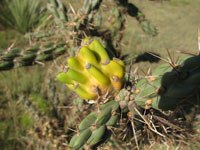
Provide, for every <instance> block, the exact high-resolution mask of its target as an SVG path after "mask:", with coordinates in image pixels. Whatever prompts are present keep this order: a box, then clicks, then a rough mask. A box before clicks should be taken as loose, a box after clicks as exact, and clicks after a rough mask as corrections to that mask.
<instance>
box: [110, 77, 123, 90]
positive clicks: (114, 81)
mask: <svg viewBox="0 0 200 150" xmlns="http://www.w3.org/2000/svg"><path fill="white" fill-rule="evenodd" d="M111 83H112V86H113V87H114V89H115V90H120V89H121V87H122V82H121V80H120V79H119V78H118V77H117V76H112V78H111Z"/></svg>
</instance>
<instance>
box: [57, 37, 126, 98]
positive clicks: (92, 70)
mask: <svg viewBox="0 0 200 150" xmlns="http://www.w3.org/2000/svg"><path fill="white" fill-rule="evenodd" d="M83 45H84V46H83V47H81V48H80V50H79V52H78V54H77V55H76V56H75V57H69V58H68V59H67V66H65V67H64V68H63V71H62V72H61V73H59V74H58V75H57V79H58V80H60V81H61V82H64V83H65V84H66V85H67V86H68V87H69V88H70V89H72V90H73V91H75V92H76V93H77V94H78V95H79V96H80V97H82V98H84V99H97V98H98V96H101V95H103V94H105V93H106V92H108V91H118V90H120V88H121V86H122V80H123V76H124V72H125V66H124V64H123V62H122V61H121V60H118V59H113V60H110V58H109V56H108V53H107V52H106V50H105V49H104V48H103V46H102V45H101V43H100V42H99V41H98V40H89V39H86V40H85V41H84V42H83Z"/></svg>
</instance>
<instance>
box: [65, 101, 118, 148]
mask: <svg viewBox="0 0 200 150" xmlns="http://www.w3.org/2000/svg"><path fill="white" fill-rule="evenodd" d="M119 114H120V113H119V103H118V102H117V101H115V100H112V101H109V102H107V103H105V104H103V105H102V106H101V107H100V108H99V110H97V111H94V112H91V113H90V114H89V115H88V116H87V117H86V118H85V119H83V120H82V121H81V123H80V124H79V126H78V131H77V133H76V134H75V135H74V136H73V137H72V138H71V140H70V142H69V145H68V147H69V148H71V149H84V148H93V147H95V146H97V145H98V144H99V143H100V142H102V141H104V140H106V138H108V137H106V131H107V130H110V129H111V128H112V127H114V126H115V125H116V124H117V121H118V119H119Z"/></svg>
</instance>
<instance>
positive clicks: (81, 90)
mask: <svg viewBox="0 0 200 150" xmlns="http://www.w3.org/2000/svg"><path fill="white" fill-rule="evenodd" d="M66 85H67V86H68V87H69V89H71V90H73V91H74V92H76V93H77V94H78V95H79V96H80V97H82V98H84V99H95V98H96V97H97V95H96V94H95V93H92V92H88V91H87V90H86V89H84V87H83V86H81V85H80V84H78V83H75V84H66Z"/></svg>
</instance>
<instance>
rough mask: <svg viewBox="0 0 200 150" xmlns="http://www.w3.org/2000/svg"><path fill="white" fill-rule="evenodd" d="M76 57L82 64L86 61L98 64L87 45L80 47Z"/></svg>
mask: <svg viewBox="0 0 200 150" xmlns="http://www.w3.org/2000/svg"><path fill="white" fill-rule="evenodd" d="M77 58H78V59H79V60H80V61H81V63H82V64H83V65H86V64H87V63H90V64H93V65H95V66H98V65H99V64H98V62H97V58H96V56H95V54H94V53H93V52H92V51H91V50H89V49H88V48H87V47H82V48H81V49H80V51H79V53H78V56H77Z"/></svg>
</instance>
